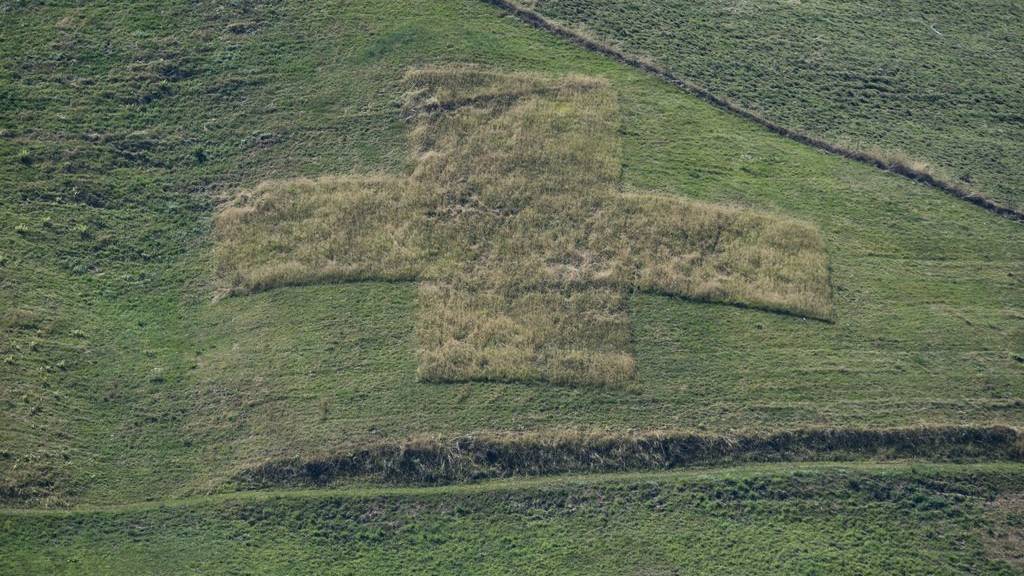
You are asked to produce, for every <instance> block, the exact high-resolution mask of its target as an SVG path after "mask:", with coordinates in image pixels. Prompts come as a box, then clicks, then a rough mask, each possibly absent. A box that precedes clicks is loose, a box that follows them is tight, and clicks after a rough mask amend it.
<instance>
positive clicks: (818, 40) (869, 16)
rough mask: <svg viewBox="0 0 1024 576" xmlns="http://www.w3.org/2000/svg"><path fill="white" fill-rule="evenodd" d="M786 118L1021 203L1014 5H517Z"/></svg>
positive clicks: (929, 0)
mask: <svg viewBox="0 0 1024 576" xmlns="http://www.w3.org/2000/svg"><path fill="white" fill-rule="evenodd" d="M523 5H526V6H532V7H534V8H535V9H536V10H538V11H539V12H540V13H542V14H544V15H546V16H549V17H552V18H554V19H556V20H559V21H562V22H564V23H566V24H569V25H570V26H573V27H576V28H579V29H581V30H582V31H584V32H585V33H587V34H588V35H593V36H595V37H597V38H601V39H603V40H605V41H609V42H611V43H613V44H614V45H616V46H620V47H621V48H622V49H624V50H626V51H627V52H630V53H634V54H637V55H639V56H642V57H647V58H649V59H651V60H653V61H655V62H658V63H660V64H662V65H665V66H667V67H669V68H670V69H671V70H673V71H674V72H676V73H677V74H679V75H681V76H683V77H685V78H688V79H691V80H693V81H695V82H697V83H698V84H700V85H702V86H704V87H706V88H707V89H708V90H710V91H711V92H712V93H714V94H718V95H721V96H724V97H726V98H729V99H731V100H733V101H735V102H737V103H739V104H740V105H742V106H744V107H747V108H749V109H751V110H753V111H755V112H756V113H759V114H761V115H763V116H765V117H767V118H769V119H771V120H774V121H775V122H778V123H780V124H782V125H784V126H787V127H791V128H795V129H797V130H800V131H803V132H806V133H810V134H812V135H815V136H818V137H822V138H825V139H826V140H829V141H832V142H837V143H839V144H842V145H845V146H848V147H851V148H854V149H860V150H868V151H878V152H879V153H880V154H881V155H882V156H883V157H885V156H889V157H908V158H909V159H910V160H911V161H917V162H919V163H923V164H926V165H928V166H929V168H930V170H932V171H933V172H934V173H936V174H938V175H941V176H942V177H944V178H948V179H952V180H955V181H957V182H958V183H960V184H962V185H965V186H966V187H967V188H968V189H971V190H973V191H975V192H979V193H982V194H984V195H987V196H989V197H991V198H992V199H994V200H995V201H997V202H999V203H1002V204H1004V205H1009V206H1011V207H1015V208H1017V209H1018V210H1019V208H1020V206H1022V205H1024V195H1022V192H1021V188H1022V186H1024V172H1022V171H1021V167H1020V162H1018V161H1017V160H1016V159H1018V158H1020V157H1021V156H1022V155H1024V148H1021V142H1022V141H1024V122H1022V117H1021V116H1020V110H1021V109H1022V107H1024V101H1022V100H1021V98H1022V97H1021V94H1022V93H1024V75H1022V73H1021V70H1024V59H1022V56H1021V51H1020V50H1019V49H1018V47H1019V46H1020V45H1021V43H1022V42H1024V37H1022V35H1021V30H1024V26H1022V24H1024V11H1022V10H1021V7H1020V5H1019V4H1018V3H1016V2H1013V1H1006V0H991V1H988V0H986V1H984V2H974V3H971V4H964V3H961V2H951V1H948V0H925V1H920V2H900V3H892V2H884V1H881V0H876V1H870V2H856V3H851V2H838V1H833V0H802V1H798V2H790V1H787V0H771V1H765V2H747V3H742V4H737V3H735V2H726V1H722V0H702V1H699V2H686V3H674V2H668V1H666V0H641V1H639V2H634V1H632V0H612V1H610V2H606V1H601V2H595V1H593V0H537V1H535V2H527V3H523Z"/></svg>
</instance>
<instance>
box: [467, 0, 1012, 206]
mask: <svg viewBox="0 0 1024 576" xmlns="http://www.w3.org/2000/svg"><path fill="white" fill-rule="evenodd" d="M483 1H484V2H487V3H489V4H492V5H494V6H496V7H498V8H500V9H501V10H504V11H506V12H508V13H509V14H512V15H514V16H515V17H517V18H519V19H520V20H522V21H523V22H526V23H527V24H530V25H532V26H535V27H537V28H540V29H542V30H546V31H548V32H551V33H553V34H555V35H557V36H560V37H562V38H565V39H567V40H569V41H571V42H573V43H575V44H578V45H579V46H581V47H583V48H585V49H587V50H590V51H592V52H596V53H599V54H603V55H605V56H609V57H611V58H613V59H615V60H617V61H619V62H621V63H623V64H626V65H628V66H632V67H634V68H638V69H640V70H643V71H644V72H648V73H650V74H652V75H654V76H656V77H658V78H660V79H662V80H664V81H665V82H668V83H669V84H672V85H674V86H676V87H678V88H679V89H680V90H683V91H684V92H687V93H689V94H692V95H694V96H697V97H698V98H700V99H702V100H704V101H706V102H708V103H710V104H712V105H714V106H716V107H717V108H720V109H722V110H726V111H728V112H731V113H733V114H735V115H737V116H740V117H742V118H744V119H746V120H749V121H751V122H753V123H755V124H757V125H759V126H762V127H763V128H765V129H767V130H769V131H770V132H773V133H775V134H778V135H779V136H782V137H784V138H788V139H790V140H794V141H796V142H799V143H801V144H805V145H807V146H811V147H812V148H816V149H818V150H822V151H824V152H828V153H830V154H836V155H838V156H843V157H845V158H849V159H851V160H855V161H857V162H861V163H863V164H868V165H870V166H874V167H876V168H879V169H882V170H885V171H888V172H892V173H894V174H899V175H900V176H904V177H906V178H908V179H910V180H913V181H915V182H919V183H922V184H926V185H928V186H932V187H934V188H938V189H939V190H942V191H944V192H947V193H949V194H952V195H953V196H955V197H957V198H960V199H961V200H965V201H967V202H970V203H972V204H974V205H976V206H979V207H981V208H984V209H985V210H988V211H989V212H992V213H994V214H998V215H1000V216H1003V217H1005V218H1009V219H1010V220H1014V221H1017V222H1021V223H1024V212H1022V211H1020V210H1018V209H1015V208H1011V207H1008V206H1004V205H1002V204H999V203H997V202H994V201H992V200H991V199H989V198H987V197H985V196H984V195H982V194H979V193H977V192H973V191H971V190H968V189H966V188H964V187H963V186H961V185H959V184H957V183H956V182H953V181H950V180H946V179H944V178H942V177H939V176H936V175H935V174H932V173H930V172H928V171H927V170H922V169H919V168H917V167H915V166H912V165H909V164H907V163H906V162H904V161H902V160H891V159H887V158H884V157H882V156H880V155H878V154H875V153H871V152H867V151H864V150H856V149H852V148H848V147H846V146H843V145H841V144H837V143H834V142H829V141H827V140H824V139H822V138H818V137H815V136H812V135H810V134H806V133H804V132H801V131H799V130H795V129H792V128H789V127H787V126H783V125H781V124H778V123H776V122H773V121H772V120H770V119H768V118H766V117H764V116H762V115H761V114H758V113H756V112H754V111H752V110H749V109H747V108H744V107H743V106H740V105H739V104H737V103H735V102H733V101H731V100H729V99H728V98H725V97H722V96H720V95H717V94H714V93H712V92H711V91H709V90H708V89H707V88H705V87H703V86H701V85H699V84H697V83H695V82H693V81H691V80H687V79H685V78H682V77H680V76H678V75H676V74H674V73H672V72H670V71H669V70H668V69H667V68H665V67H662V66H660V65H658V64H655V63H653V62H652V61H650V60H647V59H645V58H641V57H638V56H635V55H632V54H628V53H626V52H624V51H622V50H619V49H617V48H614V47H612V46H610V45H608V44H606V43H603V42H600V41H598V40H595V39H593V38H589V37H587V36H586V35H584V34H581V33H580V32H578V31H576V30H573V29H572V28H570V27H567V26H564V25H562V24H560V23H558V22H555V21H553V20H551V19H549V18H547V17H545V16H543V15H542V14H540V13H538V12H536V11H534V10H531V9H529V8H526V7H524V6H521V5H519V4H517V3H515V2H512V1H510V0H483Z"/></svg>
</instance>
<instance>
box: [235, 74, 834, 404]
mask: <svg viewBox="0 0 1024 576" xmlns="http://www.w3.org/2000/svg"><path fill="white" fill-rule="evenodd" d="M406 81H407V83H408V85H409V88H410V90H409V93H408V94H407V98H406V105H405V111H406V113H407V115H408V116H409V118H410V120H411V122H412V124H413V128H412V130H411V143H412V148H413V153H414V154H415V157H416V160H417V162H416V168H415V170H414V172H413V174H412V175H411V176H409V177H407V178H399V177H392V176H381V175H374V176H348V177H326V178H321V179H319V180H308V179H299V180H286V181H273V182H267V183H264V184H263V185H261V186H259V187H258V188H257V189H256V190H254V191H253V192H252V193H249V194H244V195H242V196H240V197H239V198H238V199H236V200H235V201H234V202H233V203H232V204H231V205H230V206H227V207H225V208H224V209H223V210H221V211H220V213H219V214H218V216H217V220H216V235H217V248H216V256H217V261H218V264H219V273H220V275H221V277H222V278H223V279H224V281H225V283H226V286H227V288H228V289H229V290H230V291H232V292H234V293H244V292H247V291H253V290H264V289H268V288H272V287H276V286H285V285H297V284H309V283H320V282H333V281H351V280H363V279H383V280H412V279H418V280H421V281H424V284H423V286H422V288H421V290H420V311H419V320H418V326H419V328H418V333H419V342H420V352H419V360H420V370H419V374H420V377H421V378H424V379H427V380H443V381H457V380H479V379H491V380H545V381H550V382H557V383H565V384H598V385H605V384H622V383H627V382H631V381H632V380H633V377H634V374H635V367H634V362H633V357H632V354H631V351H630V337H629V323H628V318H627V314H626V296H627V295H628V293H629V292H631V291H635V290H643V291H648V292H658V293H664V294H671V295H678V296H683V297H688V298H696V299H701V300H706V301H712V302H723V303H730V304H737V305H745V306H754V307H759V308H765V309H770V310H775V311H780V312H787V313H791V314H797V315H801V316H809V317H814V318H821V319H828V318H829V317H830V314H831V304H830V289H829V284H828V263H827V257H826V254H825V250H824V244H823V241H822V239H821V237H820V234H819V233H818V231H817V230H816V229H815V228H814V227H813V226H811V225H808V224H806V223H802V222H798V221H795V220H792V219H789V218H785V217H780V216H774V215H769V214H762V213H756V212H753V211H750V210H744V209H739V208H733V207H725V206H715V205H711V204H705V203H701V202H694V201H689V200H685V199H682V198H676V197H667V196H655V195H645V194H625V193H623V192H622V191H621V190H620V185H619V182H620V166H621V161H620V154H619V140H618V137H617V128H618V126H617V122H618V109H617V103H616V97H615V93H614V91H612V90H611V88H610V87H609V86H608V85H607V83H606V82H605V81H603V80H600V79H594V78H586V77H577V76H570V77H565V78H560V79H549V78H545V77H541V76H536V75H526V74H501V73H496V72H493V71H488V70H485V69H482V68H478V67H472V66H471V67H442V68H426V69H421V70H414V71H412V72H410V73H409V74H408V77H407V79H406Z"/></svg>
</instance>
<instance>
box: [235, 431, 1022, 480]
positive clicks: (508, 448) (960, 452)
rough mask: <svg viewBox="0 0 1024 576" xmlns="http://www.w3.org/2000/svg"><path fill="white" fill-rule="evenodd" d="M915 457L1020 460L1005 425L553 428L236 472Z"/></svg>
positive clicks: (386, 472)
mask: <svg viewBox="0 0 1024 576" xmlns="http://www.w3.org/2000/svg"><path fill="white" fill-rule="evenodd" d="M906 458H914V459H923V460H927V461H934V462H946V461H953V462H965V461H986V462H991V461H1000V460H1002V461H1021V460H1024V436H1022V435H1021V433H1020V432H1018V431H1017V430H1015V429H1014V428H1009V427H1003V426H991V427H921V428H895V429H876V430H856V429H807V430H795V431H787V432H777V433H772V434H749V435H736V436H712V435H703V434H696V433H692V432H680V431H656V432H646V433H624V434H617V433H608V432H581V431H555V432H551V431H548V432H531V433H517V434H501V435H480V436H460V437H454V438H445V437H442V436H424V437H417V438H410V439H408V440H406V441H404V442H400V443H382V444H378V445H375V446H370V447H365V448H361V449H358V450H354V451H351V452H344V453H338V454H328V455H320V456H313V457H308V458H301V457H296V458H287V459H279V460H273V461H268V462H263V463H260V464H257V465H254V466H251V467H248V468H246V469H245V470H243V471H241V472H239V473H238V474H236V475H235V476H234V478H233V482H234V483H235V484H236V485H237V487H238V488H240V489H253V488H270V487H279V486H323V485H328V484H330V483H332V482H334V481H338V480H343V479H364V480H372V481H381V482H391V483H397V484H447V483H454V482H465V481H471V480H480V479H485V478H503V477H510V476H536V475H543V474H560V473H593V472H612V471H628V470H663V469H671V468H679V467H692V466H712V465H723V464H735V463H753V462H781V461H786V462H809V461H848V460H863V459H876V460H892V459H906Z"/></svg>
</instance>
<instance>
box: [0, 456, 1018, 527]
mask: <svg viewBox="0 0 1024 576" xmlns="http://www.w3.org/2000/svg"><path fill="white" fill-rule="evenodd" d="M1017 466H1019V463H1017V462H1007V461H996V462H928V461H922V460H919V459H905V460H887V461H877V460H858V461H842V462H753V463H745V464H740V465H736V466H713V467H707V468H681V469H673V470H630V471H618V472H602V473H597V474H558V475H551V476H522V477H514V478H489V479H485V480H481V481H478V482H469V483H462V484H441V485H426V486H403V485H394V484H383V485H355V486H337V487H327V488H298V489H293V488H278V489H272V490H244V491H235V492H219V493H213V494H196V495H191V496H189V495H185V496H173V497H169V498H163V499H158V500H140V501H135V502H119V503H114V504H79V505H73V506H70V507H57V506H55V507H48V508H43V507H24V508H21V507H0V517H4V516H8V517H34V516H69V515H77V514H110V513H113V514H119V513H130V512H139V511H148V510H157V509H170V508H178V507H189V506H196V505H201V504H213V503H218V502H263V501H271V500H284V499H304V498H319V499H351V500H360V499H373V498H383V497H389V498H392V497H393V498H430V497H449V496H462V495H474V494H488V493H498V492H500V493H513V492H524V491H530V490H537V489H541V490H542V489H545V488H550V487H561V486H576V485H579V486H602V485H606V484H615V483H635V482H661V481H664V482H684V481H690V482H699V481H711V482H716V481H721V480H725V479H729V478H736V477H740V478H748V477H756V478H757V477H766V476H790V475H801V474H807V473H822V474H824V473H829V472H861V473H864V474H872V475H889V474H893V475H899V474H906V473H925V474H942V473H944V472H946V471H948V470H977V471H988V470H997V471H998V470H1008V469H1013V470H1016V469H1017Z"/></svg>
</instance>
